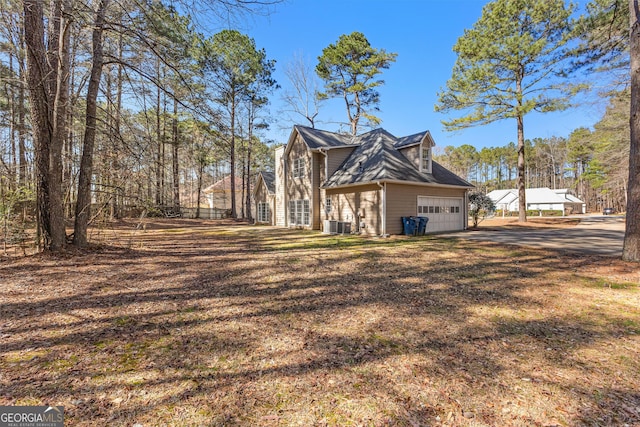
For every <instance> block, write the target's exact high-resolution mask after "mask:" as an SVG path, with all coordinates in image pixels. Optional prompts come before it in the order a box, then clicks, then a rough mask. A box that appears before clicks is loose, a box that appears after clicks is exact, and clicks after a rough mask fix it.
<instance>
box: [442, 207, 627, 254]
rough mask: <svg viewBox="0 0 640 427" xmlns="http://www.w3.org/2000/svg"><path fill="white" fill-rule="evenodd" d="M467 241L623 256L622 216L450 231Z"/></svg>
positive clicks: (590, 217) (591, 217)
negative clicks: (541, 225) (567, 224)
mask: <svg viewBox="0 0 640 427" xmlns="http://www.w3.org/2000/svg"><path fill="white" fill-rule="evenodd" d="M451 235H452V236H456V237H460V238H463V239H470V240H481V241H490V242H496V243H504V244H509V245H519V246H529V247H540V248H548V249H556V250H560V251H564V252H571V253H580V254H585V255H607V256H616V257H618V256H622V244H623V241H624V218H623V217H619V216H589V217H584V218H583V219H582V220H581V221H580V224H578V225H577V226H575V227H569V228H533V227H532V228H525V227H504V228H500V229H493V230H491V229H485V230H483V229H480V230H472V231H465V232H460V233H455V234H451Z"/></svg>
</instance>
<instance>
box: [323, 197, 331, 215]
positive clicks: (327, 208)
mask: <svg viewBox="0 0 640 427" xmlns="http://www.w3.org/2000/svg"><path fill="white" fill-rule="evenodd" d="M332 210H333V203H332V202H331V198H330V197H327V198H326V199H324V211H325V212H326V213H327V215H328V214H330V213H331V211H332Z"/></svg>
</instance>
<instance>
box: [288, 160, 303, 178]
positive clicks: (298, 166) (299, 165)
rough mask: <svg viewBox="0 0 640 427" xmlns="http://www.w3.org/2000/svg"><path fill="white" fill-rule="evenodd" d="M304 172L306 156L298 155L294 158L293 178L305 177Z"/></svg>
mask: <svg viewBox="0 0 640 427" xmlns="http://www.w3.org/2000/svg"><path fill="white" fill-rule="evenodd" d="M304 174H305V159H304V157H297V158H295V159H293V165H292V167H291V176H292V177H293V178H304Z"/></svg>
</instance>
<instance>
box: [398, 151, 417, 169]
mask: <svg viewBox="0 0 640 427" xmlns="http://www.w3.org/2000/svg"><path fill="white" fill-rule="evenodd" d="M400 152H401V153H402V154H403V155H404V156H405V157H406V158H407V160H409V162H411V164H412V165H413V167H415V168H416V169H417V170H420V145H414V146H413V147H408V148H403V149H401V150H400Z"/></svg>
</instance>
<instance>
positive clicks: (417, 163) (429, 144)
mask: <svg viewBox="0 0 640 427" xmlns="http://www.w3.org/2000/svg"><path fill="white" fill-rule="evenodd" d="M394 146H395V147H396V148H397V149H398V150H400V152H401V153H402V154H403V155H404V156H405V157H406V158H407V160H409V162H411V164H412V165H413V167H415V168H416V169H417V170H418V171H420V172H422V173H429V174H430V173H432V171H433V147H434V146H435V142H434V141H433V138H432V137H431V133H429V131H425V132H420V133H416V134H414V135H409V136H405V137H403V138H400V139H399V140H398V142H397V143H395V144H394Z"/></svg>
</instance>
